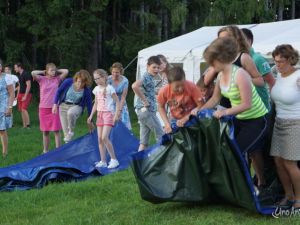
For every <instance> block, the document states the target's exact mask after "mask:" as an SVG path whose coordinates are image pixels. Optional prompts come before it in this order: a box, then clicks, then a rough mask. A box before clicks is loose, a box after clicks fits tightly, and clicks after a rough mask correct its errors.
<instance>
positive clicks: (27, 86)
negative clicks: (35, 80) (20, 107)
mask: <svg viewBox="0 0 300 225" xmlns="http://www.w3.org/2000/svg"><path fill="white" fill-rule="evenodd" d="M30 88H31V81H30V80H28V81H26V91H25V94H24V96H23V98H22V101H25V100H26V98H27V95H28V93H29V91H30Z"/></svg>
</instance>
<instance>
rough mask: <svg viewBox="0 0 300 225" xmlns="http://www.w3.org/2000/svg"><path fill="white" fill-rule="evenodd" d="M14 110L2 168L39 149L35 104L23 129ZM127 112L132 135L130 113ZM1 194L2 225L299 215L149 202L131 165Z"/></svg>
mask: <svg viewBox="0 0 300 225" xmlns="http://www.w3.org/2000/svg"><path fill="white" fill-rule="evenodd" d="M14 113H15V117H14V119H15V126H14V127H13V128H12V129H10V130H9V153H8V158H7V159H5V160H3V159H1V162H0V166H1V167H4V166H7V165H12V164H15V163H18V162H23V161H25V160H28V159H31V158H33V157H35V156H37V155H39V154H41V152H42V134H41V132H40V131H39V125H38V115H37V105H35V106H33V105H32V106H31V108H30V114H31V119H32V128H31V129H22V128H21V118H20V115H19V114H18V113H16V112H14ZM131 116H132V121H134V123H133V127H134V133H135V134H137V133H138V125H137V123H136V118H135V115H134V113H131ZM85 119H86V116H84V117H81V118H80V119H79V121H78V125H77V128H76V136H77V137H78V136H80V135H83V134H85V133H86V132H87V126H86V124H85ZM51 138H53V136H51ZM52 147H53V142H52ZM0 195H1V203H0V224H7V225H23V224H28V225H35V224H36V225H56V224H60V225H68V224H82V225H86V224H109V225H113V224H149V225H150V224H151V225H153V224H159V225H164V224H170V225H171V224H172V225H174V224H185V225H189V224H281V223H282V222H287V223H289V222H291V223H293V224H296V223H297V221H298V218H280V219H274V218H272V217H267V216H261V215H259V214H256V213H254V212H250V211H248V210H245V209H243V208H238V207H235V206H232V205H226V204H222V205H219V204H208V205H203V204H202V205H194V204H186V203H165V204H159V205H153V204H151V203H148V202H145V201H143V200H142V199H141V198H140V195H139V190H138V187H137V185H136V182H135V179H134V176H133V173H132V171H131V169H128V170H126V171H122V172H118V173H115V174H112V175H108V176H105V177H98V178H91V179H88V180H86V181H81V182H71V183H53V184H50V185H48V186H46V187H44V188H42V189H34V190H30V191H15V192H2V193H0Z"/></svg>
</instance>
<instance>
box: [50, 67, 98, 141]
mask: <svg viewBox="0 0 300 225" xmlns="http://www.w3.org/2000/svg"><path fill="white" fill-rule="evenodd" d="M91 84H92V79H91V75H90V73H89V72H88V71H87V70H79V71H78V72H77V73H76V74H75V76H74V78H67V79H65V80H64V81H63V82H62V84H61V85H60V87H59V88H58V90H57V92H56V95H55V100H54V105H53V108H52V112H53V113H57V111H58V106H59V117H60V121H61V125H62V129H63V132H64V141H65V142H66V143H67V142H69V141H71V140H72V137H73V136H74V128H75V125H76V121H77V119H78V117H79V116H80V115H82V114H83V111H84V108H85V107H87V110H88V115H90V114H91V111H92V94H91V93H92V91H91V89H90V86H91ZM89 129H90V130H91V129H92V123H91V124H89Z"/></svg>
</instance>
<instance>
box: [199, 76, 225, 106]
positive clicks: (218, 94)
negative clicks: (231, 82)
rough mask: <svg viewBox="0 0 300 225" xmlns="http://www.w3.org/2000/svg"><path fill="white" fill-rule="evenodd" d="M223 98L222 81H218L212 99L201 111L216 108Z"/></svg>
mask: <svg viewBox="0 0 300 225" xmlns="http://www.w3.org/2000/svg"><path fill="white" fill-rule="evenodd" d="M221 97H222V94H221V89H220V81H219V80H217V83H216V86H215V88H214V92H213V95H212V97H211V98H210V99H209V100H208V101H207V102H206V103H205V104H204V105H203V106H202V108H201V110H202V109H213V108H215V107H216V106H217V105H218V104H219V103H220V100H221Z"/></svg>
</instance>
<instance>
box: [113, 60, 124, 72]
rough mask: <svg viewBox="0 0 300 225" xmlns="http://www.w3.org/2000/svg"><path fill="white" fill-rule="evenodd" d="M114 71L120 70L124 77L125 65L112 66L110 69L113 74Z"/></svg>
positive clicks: (117, 63) (116, 64) (116, 63)
mask: <svg viewBox="0 0 300 225" xmlns="http://www.w3.org/2000/svg"><path fill="white" fill-rule="evenodd" d="M113 69H118V70H120V73H121V74H122V75H123V73H124V68H123V65H122V64H121V63H119V62H115V63H113V64H112V66H111V67H110V72H112V70H113Z"/></svg>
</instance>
